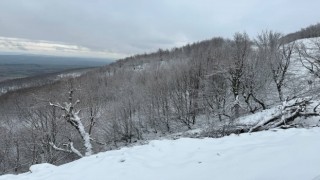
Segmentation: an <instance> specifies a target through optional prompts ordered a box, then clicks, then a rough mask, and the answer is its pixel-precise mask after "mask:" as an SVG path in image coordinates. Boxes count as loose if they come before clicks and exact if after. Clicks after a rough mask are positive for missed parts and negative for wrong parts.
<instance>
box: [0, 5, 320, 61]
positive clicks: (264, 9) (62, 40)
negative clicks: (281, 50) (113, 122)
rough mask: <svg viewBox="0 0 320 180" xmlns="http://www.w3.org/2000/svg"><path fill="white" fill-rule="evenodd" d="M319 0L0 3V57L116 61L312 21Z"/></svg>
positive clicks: (316, 19) (318, 19)
mask: <svg viewBox="0 0 320 180" xmlns="http://www.w3.org/2000/svg"><path fill="white" fill-rule="evenodd" d="M319 7H320V1H319V0H307V1H306V0H304V1H303V0H1V1H0V51H2V52H27V53H43V54H52V55H55V54H56V55H77V56H95V57H107V58H114V59H117V58H121V57H124V56H128V55H133V54H136V53H144V52H151V51H155V50H157V49H159V48H172V47H175V46H182V45H184V44H186V43H190V42H195V41H200V40H204V39H209V38H212V37H214V36H222V37H232V35H233V33H234V32H237V31H241V32H242V31H246V32H247V33H248V34H249V35H250V36H252V37H254V36H255V35H256V34H257V33H259V32H261V31H262V30H265V29H269V30H276V31H279V32H282V33H289V32H294V31H297V30H299V29H300V28H302V27H306V26H308V25H310V24H315V23H317V22H320V13H319Z"/></svg>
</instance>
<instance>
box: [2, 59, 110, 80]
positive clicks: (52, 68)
mask: <svg viewBox="0 0 320 180" xmlns="http://www.w3.org/2000/svg"><path fill="white" fill-rule="evenodd" d="M110 61H111V60H105V59H98V58H75V57H55V56H36V55H0V82H1V81H5V80H8V79H16V78H24V77H30V76H36V75H41V74H48V73H55V72H60V71H64V70H69V69H81V68H90V67H99V66H102V65H107V64H109V63H110Z"/></svg>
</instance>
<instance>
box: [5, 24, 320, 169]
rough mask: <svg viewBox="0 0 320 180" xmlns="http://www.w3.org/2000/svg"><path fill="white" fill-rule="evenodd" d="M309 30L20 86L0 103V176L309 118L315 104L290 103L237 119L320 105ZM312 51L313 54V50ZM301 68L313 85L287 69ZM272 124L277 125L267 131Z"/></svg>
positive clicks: (242, 38) (162, 53)
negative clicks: (246, 121)
mask: <svg viewBox="0 0 320 180" xmlns="http://www.w3.org/2000/svg"><path fill="white" fill-rule="evenodd" d="M319 32H320V28H319V24H318V25H313V26H310V27H308V28H305V29H303V30H301V31H298V32H296V33H292V34H289V35H287V36H286V35H282V34H280V33H277V32H273V31H263V32H261V33H260V35H259V36H257V37H252V38H250V37H249V36H248V35H247V34H246V33H244V32H240V33H235V34H234V37H233V38H232V39H225V38H220V37H216V38H213V39H210V40H206V41H202V42H197V43H194V44H190V45H186V46H184V47H181V48H173V49H171V50H162V49H159V50H158V51H157V52H155V53H151V54H141V55H136V56H132V57H128V58H125V59H121V60H118V61H116V62H114V63H112V64H110V65H108V66H104V67H101V68H99V69H95V70H92V71H88V72H85V73H83V74H82V75H81V76H77V77H74V76H66V77H63V78H61V79H60V80H58V81H52V82H48V83H42V84H41V83H40V84H36V83H34V82H33V85H32V86H28V87H19V85H17V87H19V88H17V90H14V91H11V92H7V93H4V94H2V95H1V96H0V137H1V138H0V174H4V173H9V172H10V173H18V172H24V171H27V170H28V168H29V167H30V165H33V164H38V163H44V162H48V163H52V164H63V163H66V162H70V161H72V160H75V159H77V158H79V157H83V156H86V155H90V154H93V153H98V152H101V151H106V150H110V149H116V148H119V147H122V146H126V145H130V144H132V143H143V142H144V140H148V139H153V138H159V137H161V136H170V135H172V134H174V133H178V132H184V131H186V130H190V129H193V128H195V127H202V128H204V129H205V131H204V132H203V133H202V134H200V135H199V136H210V137H221V136H225V135H228V134H230V133H241V132H248V131H258V130H263V129H266V128H268V127H271V126H272V127H275V126H281V125H283V124H284V120H286V121H287V122H291V121H293V120H294V119H295V118H297V117H301V116H304V117H307V116H318V112H317V107H318V106H316V107H314V113H308V114H306V113H303V112H304V108H305V107H306V106H307V105H308V102H309V101H310V99H307V100H306V99H304V100H301V101H296V102H295V103H294V104H293V105H290V106H287V108H288V109H289V114H287V115H286V116H285V117H283V116H282V115H278V116H276V115H275V116H274V117H270V121H269V122H266V123H265V124H261V125H260V126H255V127H244V126H241V124H239V123H238V121H237V119H238V118H239V117H240V116H242V115H245V114H251V113H255V112H257V111H261V110H264V109H267V108H270V107H271V106H274V105H277V104H281V103H282V102H284V101H286V102H289V101H290V100H292V99H297V98H300V97H307V96H310V97H311V98H312V99H317V98H318V97H317V96H315V94H318V93H316V92H317V88H315V87H317V82H318V81H319V77H320V74H319V68H320V42H319V41H318V40H315V41H313V42H312V44H311V45H310V44H308V45H307V44H303V41H296V40H299V39H303V38H310V37H317V36H319V35H320V34H319ZM310 46H312V47H313V48H312V50H310V49H308V47H310ZM297 63H300V64H301V69H300V70H301V71H307V72H308V73H309V75H310V76H309V77H310V78H306V79H302V80H299V81H297V80H296V79H295V74H293V73H292V72H291V71H290V68H291V66H292V65H293V64H297ZM270 122H272V124H271V125H270Z"/></svg>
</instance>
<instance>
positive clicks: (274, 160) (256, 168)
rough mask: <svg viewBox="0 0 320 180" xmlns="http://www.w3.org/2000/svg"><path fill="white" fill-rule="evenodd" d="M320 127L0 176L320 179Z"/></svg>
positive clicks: (182, 142) (153, 145) (142, 149)
mask: <svg viewBox="0 0 320 180" xmlns="http://www.w3.org/2000/svg"><path fill="white" fill-rule="evenodd" d="M319 139H320V128H312V129H288V130H272V131H263V132H257V133H251V134H241V135H239V136H237V135H231V136H228V137H223V138H220V139H209V138H206V139H188V138H183V139H179V140H158V141H151V142H150V143H149V144H147V145H143V146H135V147H131V148H123V149H121V150H115V151H109V152H105V153H99V154H96V155H93V156H90V157H85V158H82V159H80V160H77V161H74V162H71V163H68V164H65V165H62V166H59V167H56V166H53V165H49V164H41V165H35V166H32V167H31V168H30V172H28V173H24V174H20V175H17V176H16V175H4V176H0V180H9V179H10V180H11V179H13V180H20V179H21V180H38V179H39V180H40V179H41V180H42V179H46V180H55V179H59V180H63V179H65V180H73V179H75V180H79V179H95V180H98V179H109V180H128V179H132V180H135V179H137V180H144V179H145V180H151V179H152V180H157V179H159V180H170V179H172V180H178V179H183V180H188V179H190V180H196V179H197V180H211V179H238V180H241V179H245V180H247V179H260V180H262V179H265V180H270V179H273V180H276V179H279V180H283V179H290V180H295V179H296V180H302V179H303V180H309V179H310V180H312V179H320V154H319V152H320V151H319V150H320V141H319Z"/></svg>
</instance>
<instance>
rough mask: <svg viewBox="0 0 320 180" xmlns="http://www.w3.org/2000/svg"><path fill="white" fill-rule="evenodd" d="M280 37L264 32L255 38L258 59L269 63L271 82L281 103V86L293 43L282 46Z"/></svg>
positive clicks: (279, 35) (278, 34) (289, 60)
mask: <svg viewBox="0 0 320 180" xmlns="http://www.w3.org/2000/svg"><path fill="white" fill-rule="evenodd" d="M281 37H282V35H281V34H280V33H277V32H272V31H265V32H263V33H262V34H260V35H259V36H258V37H257V40H256V45H257V47H258V51H259V58H262V59H264V60H265V61H266V62H268V63H269V69H270V72H271V76H272V79H273V82H274V83H275V85H276V89H277V92H278V96H279V99H280V101H283V92H282V89H283V86H284V82H285V79H286V76H287V73H288V68H289V65H290V62H291V57H292V53H293V49H294V42H293V43H289V44H284V43H282V41H281Z"/></svg>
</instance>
